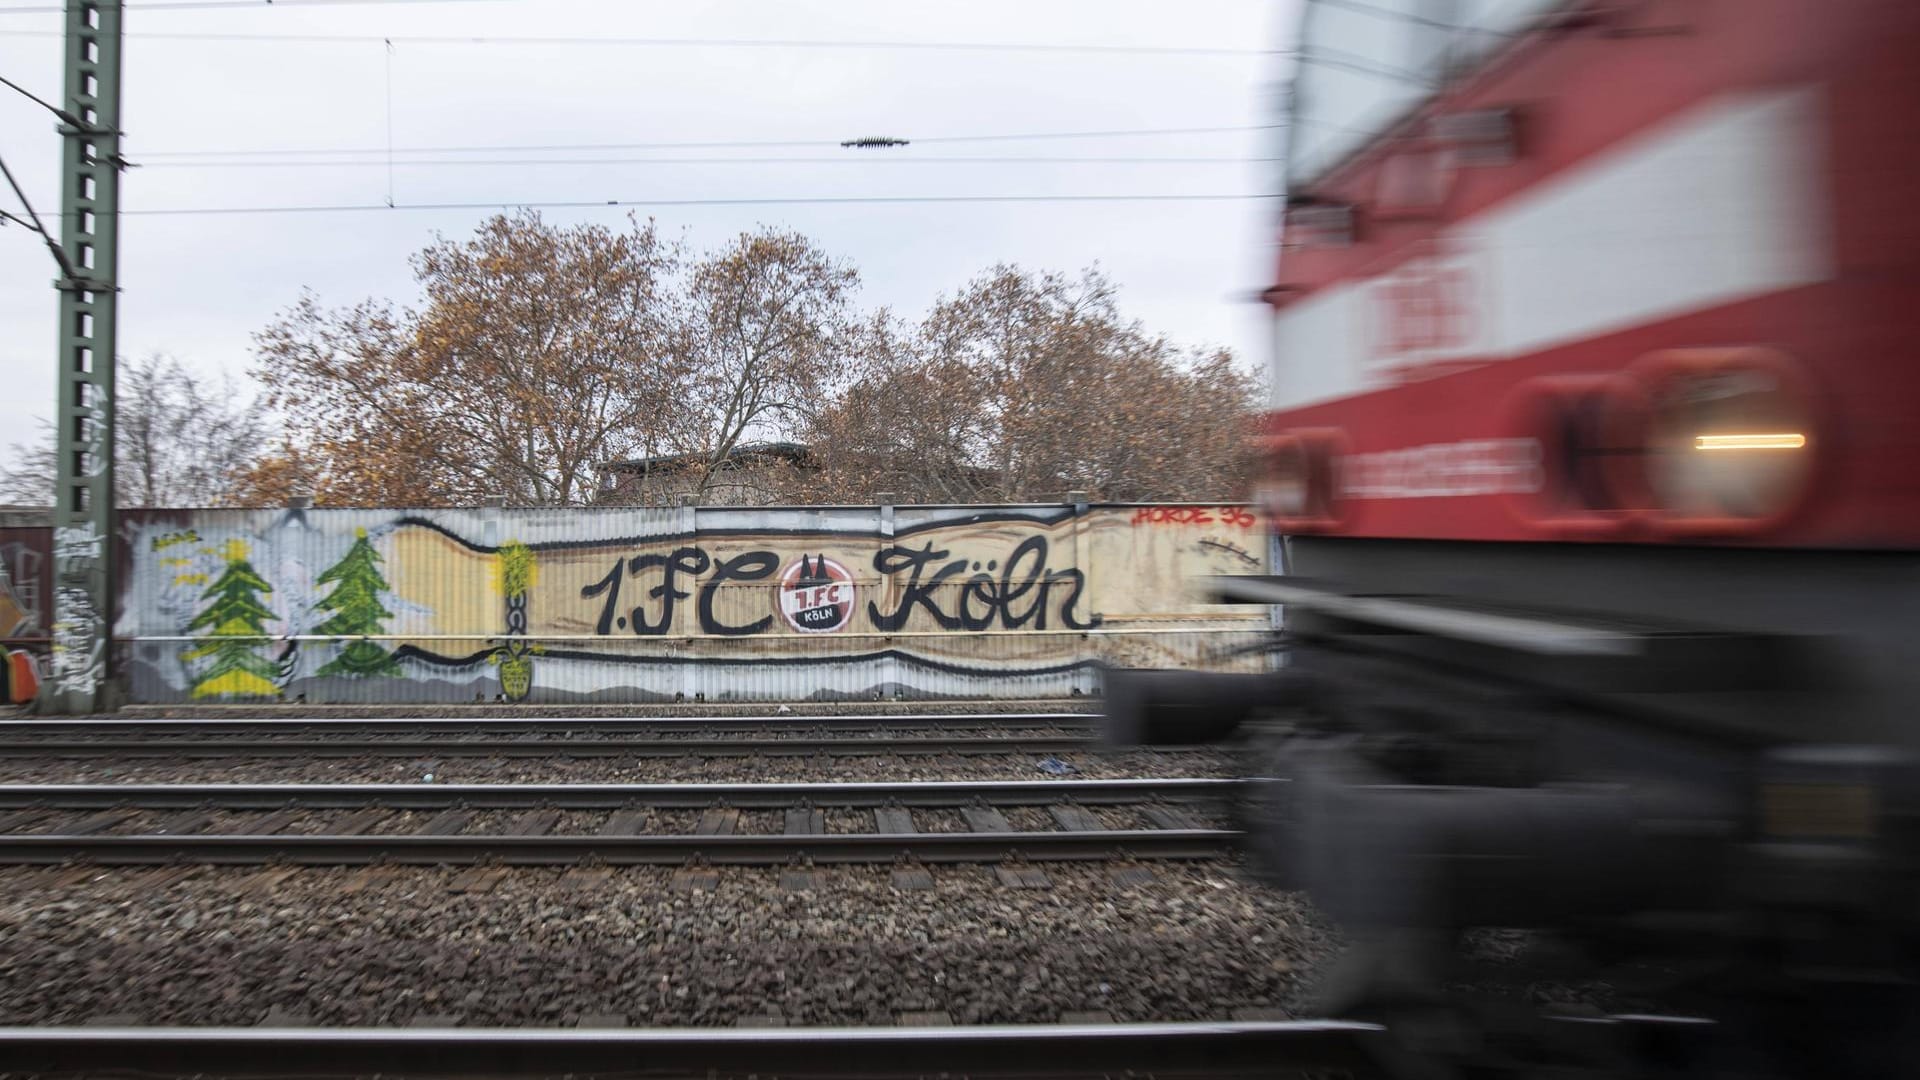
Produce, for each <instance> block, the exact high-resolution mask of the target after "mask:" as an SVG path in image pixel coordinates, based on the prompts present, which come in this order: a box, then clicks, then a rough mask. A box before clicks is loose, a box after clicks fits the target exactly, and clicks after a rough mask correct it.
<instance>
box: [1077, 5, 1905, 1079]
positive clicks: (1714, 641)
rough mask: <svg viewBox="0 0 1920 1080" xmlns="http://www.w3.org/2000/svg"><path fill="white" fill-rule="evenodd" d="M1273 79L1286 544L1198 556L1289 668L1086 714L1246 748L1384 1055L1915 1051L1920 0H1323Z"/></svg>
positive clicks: (1146, 696) (1306, 17)
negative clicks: (1521, 972) (1518, 976)
mask: <svg viewBox="0 0 1920 1080" xmlns="http://www.w3.org/2000/svg"><path fill="white" fill-rule="evenodd" d="M1291 62H1292V63H1293V64H1294V68H1293V75H1292V82H1291V88H1290V92H1289V95H1288V97H1289V100H1288V103H1287V122H1286V126H1285V131H1286V138H1287V147H1286V155H1285V156H1286V161H1287V186H1286V197H1285V204H1284V209H1283V211H1282V216H1281V224H1280V232H1279V234H1280V254H1279V259H1278V267H1277V272H1276V275H1275V277H1274V279H1273V281H1272V282H1271V284H1270V285H1269V286H1268V287H1267V288H1266V289H1265V291H1264V293H1263V294H1262V298H1263V299H1264V300H1265V302H1266V303H1267V304H1269V305H1270V307H1271V310H1272V317H1273V334H1274V351H1273V359H1272V368H1271V386H1272V394H1273V401H1272V411H1271V413H1270V414H1269V415H1268V416H1267V418H1266V422H1265V428H1264V438H1265V453H1266V462H1267V467H1268V470H1269V475H1268V477H1267V483H1266V487H1265V488H1264V490H1263V495H1262V502H1263V505H1264V506H1265V507H1266V509H1267V511H1268V513H1269V515H1270V516H1271V519H1272V521H1273V524H1274V530H1275V532H1276V534H1277V536H1278V538H1279V539H1278V541H1277V543H1278V544H1279V547H1280V550H1281V552H1282V562H1281V566H1282V567H1283V571H1284V572H1283V573H1281V574H1279V575H1276V576H1273V577H1264V578H1230V579H1217V580H1215V581H1214V582H1213V583H1212V585H1211V587H1212V588H1213V589H1214V591H1215V592H1216V593H1217V594H1218V596H1219V597H1220V598H1221V599H1223V600H1227V601H1238V602H1249V603H1261V604H1273V605H1277V606H1278V610H1279V611H1280V613H1281V614H1280V620H1279V622H1280V625H1282V626H1283V629H1282V630H1280V631H1279V632H1278V634H1277V637H1276V640H1275V642H1274V655H1275V661H1274V664H1273V668H1272V670H1271V671H1270V672H1269V673H1267V674H1261V675H1202V674H1196V673H1171V672H1139V671H1113V672H1110V673H1108V677H1107V686H1106V695H1107V700H1108V706H1107V708H1108V717H1109V719H1108V725H1109V732H1110V737H1111V739H1112V740H1113V741H1115V742H1117V743H1124V744H1140V743H1155V742H1161V743H1181V742H1189V743H1190V742H1194V741H1198V740H1214V739H1231V740H1236V741H1238V742H1239V743H1240V745H1241V746H1242V748H1243V751H1244V753H1245V755H1246V760H1247V761H1248V763H1249V766H1250V768H1249V781H1248V783H1247V784H1246V785H1245V786H1244V787H1245V796H1244V799H1243V805H1242V806H1241V813H1242V814H1243V815H1244V816H1245V822H1244V824H1245V827H1246V829H1247V835H1248V843H1249V847H1250V849H1251V855H1252V856H1253V859H1254V861H1255V864H1256V865H1258V866H1259V867H1261V868H1262V869H1263V871H1264V872H1265V873H1266V874H1268V875H1269V876H1270V877H1271V878H1272V879H1273V880H1275V881H1277V882H1280V883H1282V884H1285V885H1288V886H1290V887H1298V888H1304V889H1306V890H1309V891H1310V893H1311V894H1312V895H1313V897H1314V898H1315V900H1316V902H1317V903H1318V904H1319V905H1320V907H1321V908H1322V909H1323V910H1324V911H1326V912H1327V913H1328V914H1329V915H1330V916H1332V917H1333V918H1334V919H1336V920H1338V921H1339V922H1340V923H1341V924H1342V925H1343V926H1344V927H1345V928H1346V930H1347V931H1348V932H1349V934H1350V935H1351V937H1352V940H1353V942H1354V945H1353V948H1352V949H1351V950H1350V954H1351V955H1350V958H1349V960H1348V962H1347V965H1346V968H1345V969H1344V970H1343V971H1342V972H1341V973H1340V975H1339V976H1338V977H1337V978H1335V979H1334V980H1332V981H1331V982H1330V983H1329V985H1328V986H1326V987H1325V988H1323V1000H1322V1002H1321V1006H1322V1008H1324V1009H1326V1010H1328V1011H1330V1012H1333V1013H1337V1014H1340V1015H1350V1016H1371V1017H1375V1018H1379V1019H1381V1020H1382V1021H1383V1022H1384V1023H1385V1024H1386V1026H1387V1027H1388V1028H1389V1029H1390V1030H1391V1031H1394V1032H1395V1033H1396V1038H1395V1040H1394V1042H1395V1044H1396V1045H1397V1046H1398V1047H1399V1050H1398V1051H1396V1052H1397V1053H1399V1054H1401V1055H1402V1056H1400V1057H1399V1058H1397V1059H1396V1062H1397V1064H1398V1065H1400V1066H1402V1067H1404V1068H1405V1069H1407V1070H1408V1071H1409V1072H1410V1073H1412V1074H1416V1075H1433V1076H1444V1075H1455V1074H1467V1073H1475V1072H1491V1073H1494V1074H1500V1075H1504V1074H1508V1073H1511V1072H1525V1071H1526V1070H1528V1069H1537V1068H1539V1067H1540V1066H1541V1064H1542V1063H1557V1064H1560V1065H1566V1064H1568V1063H1571V1064H1573V1065H1580V1066H1585V1067H1590V1068H1595V1069H1599V1070H1601V1071H1628V1072H1644V1073H1647V1074H1652V1075H1667V1073H1665V1072H1662V1071H1661V1070H1662V1069H1672V1070H1675V1071H1679V1070H1686V1071H1690V1072H1695V1073H1697V1074H1698V1075H1739V1076H1745V1075H1761V1076H1774V1075H1815V1074H1817V1075H1822V1076H1838V1075H1899V1074H1902V1073H1905V1072H1909V1071H1911V1070H1913V1069H1914V1068H1915V1067H1916V1066H1920V1052H1917V1051H1916V1040H1920V1023H1915V1022H1914V1021H1920V1012H1917V1011H1916V1009H1915V1004H1916V1003H1915V1000H1914V992H1913V986H1914V985H1915V983H1914V979H1915V976H1916V974H1920V972H1917V971H1916V968H1915V964H1914V961H1915V960H1916V958H1917V954H1916V951H1915V946H1916V944H1920V936H1917V935H1916V930H1920V926H1917V925H1916V920H1920V895H1916V893H1917V892H1920V889H1917V887H1920V816H1917V815H1920V362H1917V361H1916V350H1917V345H1916V342H1917V341H1920V3H1915V2H1914V0H1305V2H1304V4H1303V5H1302V14H1301V22H1300V25H1299V33H1298V41H1297V49H1296V50H1295V51H1294V55H1293V57H1292V58H1291ZM1488 927H1496V928H1529V929H1528V930H1526V931H1525V934H1524V935H1523V940H1524V941H1525V942H1527V943H1528V946H1527V949H1526V950H1525V952H1526V955H1527V956H1528V957H1529V958H1550V959H1551V960H1552V961H1553V965H1554V966H1553V967H1552V970H1553V971H1554V972H1555V974H1554V975H1552V976H1551V979H1552V980H1553V981H1552V985H1554V986H1559V987H1586V988H1588V989H1590V990H1593V992H1592V993H1588V994H1585V996H1584V997H1583V996H1582V994H1581V993H1574V994H1572V995H1571V996H1572V998H1573V999H1574V1001H1573V1003H1572V1004H1569V1003H1567V1002H1562V1003H1561V1004H1559V1005H1556V1006H1553V1007H1527V1008H1520V1009H1517V1010H1516V1009H1515V1008H1514V1006H1515V1005H1516V1003H1517V1004H1520V1005H1527V1006H1537V1003H1534V1002H1532V1001H1531V1000H1530V998H1529V996H1528V995H1527V994H1526V993H1525V991H1524V988H1523V989H1522V990H1521V991H1518V992H1516V991H1514V990H1513V988H1512V987H1511V986H1503V985H1500V980H1499V979H1497V978H1495V979H1493V980H1492V981H1491V982H1489V981H1487V980H1486V979H1484V978H1483V977H1482V976H1483V975H1484V972H1485V968H1486V966H1487V957H1488V953H1489V944H1488V942H1489V940H1490V939H1489V937H1488V934H1489V931H1488V930H1486V929H1484V928H1488ZM1499 932H1500V933H1510V932H1511V931H1510V930H1505V929H1503V930H1501V931H1499ZM1503 940H1504V939H1503ZM1542 962H1544V960H1542ZM1516 963H1517V962H1515V963H1506V968H1507V970H1508V974H1509V975H1511V974H1513V972H1514V970H1516ZM1495 966H1496V967H1498V966H1499V965H1495ZM1528 977H1534V978H1538V977H1539V976H1528ZM1508 981H1509V982H1512V981H1513V980H1508ZM1521 981H1522V982H1524V979H1522V980H1521ZM1594 988H1598V989H1594ZM1533 996H1539V995H1538V994H1535V995H1533ZM1581 1002H1584V1003H1585V1004H1584V1005H1582V1004H1580V1003H1581ZM1595 1009H1598V1011H1597V1012H1596V1011H1594V1010H1595ZM1907 1028H1912V1029H1913V1030H1911V1031H1909V1030H1906V1029H1907ZM1529 1075H1531V1073H1529ZM1555 1075H1559V1074H1558V1073H1556V1074H1555Z"/></svg>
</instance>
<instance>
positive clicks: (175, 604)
mask: <svg viewBox="0 0 1920 1080" xmlns="http://www.w3.org/2000/svg"><path fill="white" fill-rule="evenodd" d="M122 532H123V537H124V551H123V554H124V556H125V557H126V558H127V560H128V564H129V569H128V573H127V574H126V575H125V576H124V578H123V590H124V594H123V602H122V604H121V605H120V611H121V614H120V619H119V622H118V624H117V626H116V633H115V638H116V646H117V648H118V649H119V650H120V652H119V653H118V655H119V656H120V657H121V658H122V659H123V661H124V664H123V668H122V670H123V671H124V673H125V675H126V678H127V680H128V683H129V687H128V688H129V690H130V691H131V694H132V697H133V699H134V700H136V701H148V702H176V701H190V700H195V699H200V700H220V701H229V700H272V699H280V698H285V699H295V698H298V699H302V700H306V701H310V702H321V701H392V702H407V701H474V700H507V701H544V702H566V701H588V700H606V701H658V700H666V701H671V700H677V699H685V700H701V699H704V700H712V701H722V700H739V701H746V700H799V699H810V698H822V699H833V698H842V699H852V698H872V697H876V696H880V697H890V696H901V697H919V696H932V697H964V696H979V697H1045V696H1066V695H1069V694H1075V693H1084V692H1087V691H1089V690H1091V689H1093V686H1094V681H1095V675H1094V673H1093V668H1094V667H1095V665H1096V664H1097V663H1099V662H1102V661H1107V662H1116V663H1125V664H1137V665H1151V666H1176V667H1201V666H1209V665H1211V666H1238V667H1242V668H1244V667H1246V666H1248V665H1258V664H1261V663H1264V661H1263V660H1261V659H1260V658H1259V657H1257V656H1252V657H1249V655H1248V653H1247V651H1246V649H1245V648H1244V646H1246V645H1247V644H1249V643H1251V642H1253V641H1255V640H1257V638H1258V635H1259V633H1260V631H1261V629H1262V628H1263V626H1264V619H1265V615H1264V613H1263V612H1261V611H1259V610H1258V609H1240V608H1232V607H1222V606H1215V605H1209V604H1207V603H1205V602H1204V600H1203V599H1202V597H1201V596H1200V594H1199V593H1198V591H1197V588H1196V585H1195V580H1194V579H1196V578H1198V577H1200V576H1203V575H1210V574H1225V573H1257V572H1262V571H1263V570H1264V567H1265V566H1266V550H1267V549H1266V536H1265V531H1264V529H1263V528H1262V527H1261V525H1260V523H1259V522H1257V521H1256V520H1255V519H1254V518H1253V516H1252V515H1251V514H1249V513H1248V512H1247V511H1246V510H1245V509H1244V508H1242V507H1209V508H1198V507H1174V508H1167V507H1154V508H1147V512H1145V513H1143V512H1142V508H1138V507H1131V506H1128V507H1099V506H1095V507H1091V508H1088V507H1081V508H1075V507H1071V506H1061V507H1048V506H1028V507H1004V508H1003V507H951V508H935V507H899V508H890V507H889V508H876V507H867V508H858V507H836V508H825V509H802V508H793V509H778V508H774V509H744V508H742V509H734V508H699V509H696V508H679V509H650V508H621V509H607V510H565V511H559V510H504V509H477V510H452V511H374V510H283V511H282V510H276V511H237V510H196V511H180V512H171V511H142V512H131V513H129V514H127V515H126V520H125V524H124V525H123V529H122Z"/></svg>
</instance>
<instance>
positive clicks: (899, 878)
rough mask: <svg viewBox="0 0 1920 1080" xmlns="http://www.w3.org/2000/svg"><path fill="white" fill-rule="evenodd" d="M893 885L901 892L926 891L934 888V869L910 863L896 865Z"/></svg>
mask: <svg viewBox="0 0 1920 1080" xmlns="http://www.w3.org/2000/svg"><path fill="white" fill-rule="evenodd" d="M893 887H894V888H896V889H899V890H900V891H901V892H924V891H926V890H928V889H931V888H933V871H931V870H928V869H927V868H926V867H924V866H914V865H910V864H909V865H902V866H896V867H894V868H893Z"/></svg>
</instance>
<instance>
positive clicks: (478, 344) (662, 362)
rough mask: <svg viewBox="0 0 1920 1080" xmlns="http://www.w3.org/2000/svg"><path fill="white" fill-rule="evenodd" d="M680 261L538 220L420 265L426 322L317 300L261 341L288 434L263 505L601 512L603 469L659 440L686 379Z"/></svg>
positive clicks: (419, 258) (262, 480) (659, 250)
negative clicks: (593, 508) (499, 502)
mask: <svg viewBox="0 0 1920 1080" xmlns="http://www.w3.org/2000/svg"><path fill="white" fill-rule="evenodd" d="M676 257H677V256H676V253H675V252H674V251H672V250H671V249H670V248H669V247H668V246H667V245H666V244H664V243H663V242H662V241H661V240H660V239H659V237H658V235H657V234H656V232H655V230H654V228H653V225H652V224H651V223H648V224H647V225H645V226H641V225H639V224H638V223H631V224H630V227H629V228H628V229H626V230H624V231H616V230H613V229H609V228H606V227H604V226H599V225H590V224H589V225H579V226H574V227H571V228H558V227H555V226H551V225H548V224H547V223H546V222H543V221H542V220H541V219H540V217H539V215H538V214H534V213H531V212H526V213H521V214H519V215H517V216H514V217H507V216H505V215H501V216H497V217H494V218H493V219H491V220H489V221H487V222H486V223H484V224H483V225H482V226H481V227H480V229H479V230H478V231H477V232H476V233H475V235H474V236H473V237H472V238H470V239H468V240H466V241H464V242H456V241H452V240H447V239H441V240H440V241H438V242H436V243H435V244H433V245H432V246H430V247H428V248H426V249H425V250H423V251H421V252H420V253H419V254H417V255H415V256H414V258H413V267H414V274H415V277H416V278H417V279H418V281H419V282H420V285H421V288H422V291H423V292H424V293H425V305H424V307H422V308H421V309H420V310H418V311H413V310H406V309H399V310H396V309H395V308H394V307H393V306H392V305H390V304H387V303H383V302H377V301H371V300H369V301H366V302H363V303H361V304H358V305H355V306H353V307H350V308H345V309H340V310H327V309H324V308H322V307H321V306H320V304H319V302H318V301H317V300H316V299H315V298H313V297H312V296H307V297H304V298H302V299H301V301H300V302H299V303H297V304H295V305H294V306H293V308H291V309H290V310H288V311H286V312H284V313H282V314H281V316H280V317H279V318H277V319H276V320H275V321H274V322H273V323H272V324H271V325H270V326H268V327H267V328H266V329H265V330H263V331H261V332H260V333H259V334H257V335H256V336H255V353H256V357H257V360H258V366H257V368H256V374H257V375H258V376H259V378H260V381H261V382H262V383H263V384H264V385H265V387H266V390H267V396H268V400H269V402H270V403H271V404H272V405H273V406H274V407H276V408H277V409H279V410H280V411H281V413H282V414H283V415H284V416H285V418H286V419H287V421H288V432H289V434H288V437H287V439H286V441H285V442H284V443H283V445H282V447H281V448H280V451H279V452H278V453H274V454H269V455H267V456H266V457H264V458H263V459H262V460H261V461H260V462H259V464H258V466H257V467H256V468H255V469H253V470H252V472H251V474H250V475H249V476H248V477H247V478H246V483H245V485H244V486H245V489H246V491H247V494H248V496H249V497H250V498H251V499H252V500H254V501H260V502H276V501H280V500H283V499H284V498H285V497H286V496H287V495H288V494H292V493H296V492H300V491H304V492H309V493H312V494H313V495H315V496H316V497H317V498H318V499H319V501H320V502H321V503H323V504H330V505H348V506H396V505H399V506H406V505H412V506H422V505H425V506H433V505H448V504H456V505H458V504H465V505H473V504H476V503H478V502H479V501H480V500H481V499H482V498H484V497H485V496H487V495H491V494H501V495H505V496H507V498H508V499H509V500H511V501H513V502H515V503H519V504H525V505H555V506H560V505H568V504H576V503H580V502H584V501H586V500H587V499H588V498H590V497H591V495H592V493H593V484H594V478H595V470H594V466H595V465H596V464H598V463H599V462H602V461H605V460H607V459H609V458H617V457H622V456H627V455H632V454H635V453H648V452H653V451H654V450H656V449H658V447H659V446H660V445H661V440H662V437H663V433H662V431H661V428H660V426H659V424H658V422H657V421H658V418H659V417H660V416H662V415H663V414H665V413H666V412H667V411H668V410H669V409H670V408H671V407H672V406H673V405H674V403H675V400H676V394H677V393H678V390H679V385H680V383H681V381H682V371H681V368H680V367H679V366H678V364H679V361H678V359H677V358H676V356H675V354H674V352H673V350H672V349H671V348H670V347H669V342H668V335H667V329H668V325H669V319H668V314H667V312H668V308H669V307H670V301H669V300H668V298H667V297H666V289H667V278H668V276H669V274H670V272H671V268H672V266H673V264H674V260H675V258H676Z"/></svg>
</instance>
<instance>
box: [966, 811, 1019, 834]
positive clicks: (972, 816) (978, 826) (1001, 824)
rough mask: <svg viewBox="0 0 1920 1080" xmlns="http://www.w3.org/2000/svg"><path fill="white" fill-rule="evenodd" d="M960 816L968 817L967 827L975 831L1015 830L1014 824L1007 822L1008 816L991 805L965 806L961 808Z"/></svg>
mask: <svg viewBox="0 0 1920 1080" xmlns="http://www.w3.org/2000/svg"><path fill="white" fill-rule="evenodd" d="M960 816H961V817H963V818H965V819H966V822H967V828H969V829H972V830H973V831H974V832H980V833H996V832H1012V831H1013V826H1012V825H1011V824H1009V823H1008V822H1007V816H1006V815H1005V814H1002V813H1001V812H1000V811H998V810H995V809H994V808H993V807H991V806H963V807H961V808H960Z"/></svg>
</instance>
